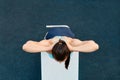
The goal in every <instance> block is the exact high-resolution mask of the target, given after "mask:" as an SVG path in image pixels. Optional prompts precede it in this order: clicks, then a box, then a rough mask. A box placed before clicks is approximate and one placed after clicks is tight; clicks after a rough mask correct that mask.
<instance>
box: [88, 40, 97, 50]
mask: <svg viewBox="0 0 120 80" xmlns="http://www.w3.org/2000/svg"><path fill="white" fill-rule="evenodd" d="M90 44H91V46H92V47H93V50H94V51H96V50H98V49H99V45H98V44H97V43H96V42H95V41H93V40H91V41H90Z"/></svg>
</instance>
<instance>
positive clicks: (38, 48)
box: [22, 40, 52, 53]
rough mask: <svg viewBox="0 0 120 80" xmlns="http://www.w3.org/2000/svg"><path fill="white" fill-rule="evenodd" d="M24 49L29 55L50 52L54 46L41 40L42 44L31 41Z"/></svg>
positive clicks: (47, 41)
mask: <svg viewBox="0 0 120 80" xmlns="http://www.w3.org/2000/svg"><path fill="white" fill-rule="evenodd" d="M22 49H23V50H24V51H26V52H29V53H37V52H44V51H50V50H51V49H52V46H51V43H50V41H49V40H41V41H40V42H37V41H32V40H29V41H27V42H26V43H25V44H24V45H23V46H22Z"/></svg>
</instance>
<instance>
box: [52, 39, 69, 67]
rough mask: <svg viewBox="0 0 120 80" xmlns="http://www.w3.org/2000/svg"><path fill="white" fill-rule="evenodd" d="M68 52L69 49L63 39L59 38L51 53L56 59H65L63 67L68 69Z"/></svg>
mask: <svg viewBox="0 0 120 80" xmlns="http://www.w3.org/2000/svg"><path fill="white" fill-rule="evenodd" d="M70 53H71V51H70V50H69V48H68V47H67V44H66V43H65V42H64V41H63V40H59V42H57V43H56V44H55V45H54V47H53V49H52V55H53V57H54V58H55V60H57V61H64V60H65V59H66V61H65V68H66V69H68V66H69V62H70Z"/></svg>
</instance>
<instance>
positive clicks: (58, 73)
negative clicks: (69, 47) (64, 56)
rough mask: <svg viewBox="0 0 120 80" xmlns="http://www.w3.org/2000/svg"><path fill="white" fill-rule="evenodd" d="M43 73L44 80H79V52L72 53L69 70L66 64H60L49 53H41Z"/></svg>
mask: <svg viewBox="0 0 120 80" xmlns="http://www.w3.org/2000/svg"><path fill="white" fill-rule="evenodd" d="M41 71H42V72H41V74H42V80H79V79H78V76H79V52H73V53H71V59H70V64H69V67H68V70H66V68H65V65H64V62H62V63H59V62H57V61H56V60H54V59H53V58H51V57H50V56H49V55H48V53H46V52H41Z"/></svg>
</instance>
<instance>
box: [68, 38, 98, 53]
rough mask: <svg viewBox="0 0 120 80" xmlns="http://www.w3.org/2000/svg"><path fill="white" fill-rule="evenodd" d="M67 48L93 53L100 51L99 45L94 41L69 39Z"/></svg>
mask: <svg viewBox="0 0 120 80" xmlns="http://www.w3.org/2000/svg"><path fill="white" fill-rule="evenodd" d="M66 43H67V46H68V47H69V49H70V50H71V51H77V52H85V53H88V52H93V51H96V50H98V49H99V45H98V44H97V43H96V42H95V41H93V40H86V41H81V40H79V39H70V38H69V39H67V41H66Z"/></svg>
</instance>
